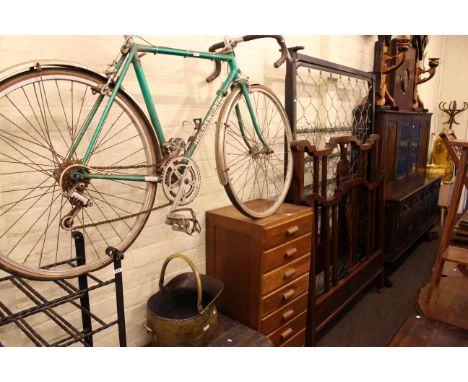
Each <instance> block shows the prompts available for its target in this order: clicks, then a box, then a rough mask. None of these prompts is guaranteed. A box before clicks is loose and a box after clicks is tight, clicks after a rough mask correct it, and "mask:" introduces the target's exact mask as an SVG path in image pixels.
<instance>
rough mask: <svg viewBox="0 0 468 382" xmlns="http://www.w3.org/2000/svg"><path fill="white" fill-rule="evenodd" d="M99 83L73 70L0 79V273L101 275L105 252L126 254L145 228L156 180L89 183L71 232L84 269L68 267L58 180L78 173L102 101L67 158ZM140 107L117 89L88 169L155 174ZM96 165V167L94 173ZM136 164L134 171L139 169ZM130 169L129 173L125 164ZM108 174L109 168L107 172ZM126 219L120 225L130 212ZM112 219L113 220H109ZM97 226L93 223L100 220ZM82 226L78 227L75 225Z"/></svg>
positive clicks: (66, 207) (64, 205)
mask: <svg viewBox="0 0 468 382" xmlns="http://www.w3.org/2000/svg"><path fill="white" fill-rule="evenodd" d="M104 81H105V79H103V78H102V77H101V76H99V75H97V74H94V73H92V72H89V71H86V70H82V69H79V68H43V69H41V70H40V71H37V70H30V71H28V72H25V73H23V74H20V75H17V76H14V77H12V78H9V79H6V80H4V81H3V82H2V83H0V148H1V149H0V267H2V268H3V269H4V270H6V271H8V272H10V273H14V274H19V275H20V276H23V277H28V278H33V279H40V280H52V279H61V278H69V277H75V276H77V275H80V274H83V273H86V272H90V271H94V270H97V269H100V268H102V267H104V266H106V265H107V264H109V263H110V262H111V261H112V259H111V258H110V257H109V256H107V255H106V254H105V249H106V248H107V247H108V246H113V247H115V248H117V249H119V250H121V251H125V250H126V249H128V247H129V246H130V245H131V244H132V243H133V241H134V240H135V239H136V237H137V236H138V235H139V233H140V232H141V230H142V229H143V226H144V225H145V223H146V221H147V219H148V216H149V212H144V213H141V214H139V215H138V213H139V212H142V211H146V210H147V209H150V208H151V207H152V205H153V202H154V198H155V195H156V184H155V183H146V182H145V183H141V182H130V181H123V180H122V181H120V180H108V179H105V180H104V179H91V180H90V181H89V182H88V181H87V182H86V184H85V189H84V191H83V195H84V196H85V197H87V198H88V199H89V200H90V201H91V202H92V206H89V207H85V208H82V209H81V210H80V212H79V213H78V215H77V216H76V218H75V221H74V226H75V227H77V230H79V231H81V232H82V234H83V236H84V239H85V244H86V249H87V251H86V263H85V264H84V265H82V266H75V265H76V263H75V248H74V240H73V239H72V235H71V231H68V230H64V229H63V228H62V227H61V226H60V221H61V220H62V218H63V217H64V216H65V215H66V214H67V213H68V212H70V210H71V209H72V206H71V204H70V202H69V200H68V198H67V197H66V196H65V195H64V187H65V186H64V184H65V183H64V182H65V181H64V180H63V179H66V178H67V177H66V174H67V172H68V171H70V169H72V168H80V167H81V159H82V158H83V156H84V153H85V152H86V149H87V147H88V144H89V142H90V140H91V136H92V133H93V132H94V130H95V127H96V125H97V120H98V119H99V117H100V115H101V114H102V110H103V108H104V106H105V105H106V103H107V100H108V96H105V97H104V100H103V102H102V103H101V106H100V108H99V109H98V111H97V113H96V116H95V118H94V119H93V121H92V122H91V125H90V126H89V128H88V130H87V131H86V133H85V134H84V136H83V139H82V141H81V143H80V145H79V146H78V148H77V151H76V153H75V155H73V157H72V158H70V159H69V160H67V159H66V157H67V154H68V152H69V150H70V147H71V146H72V144H73V143H74V142H75V140H76V137H77V135H78V134H79V131H80V129H81V127H82V126H83V123H84V121H85V120H86V119H87V117H88V115H89V113H90V111H91V109H92V107H93V106H94V105H95V102H96V99H97V97H98V96H99V93H98V92H96V89H98V87H99V85H101V84H102V83H103V82H104ZM150 129H151V127H150V126H149V125H148V122H147V119H146V117H145V116H144V114H143V112H142V111H141V110H140V109H139V108H138V106H137V105H136V104H135V103H134V102H133V101H132V100H131V99H130V97H128V96H127V95H126V94H125V93H124V92H122V91H119V93H118V95H117V97H116V100H115V102H114V104H113V105H112V108H111V111H110V112H109V115H108V117H107V119H106V121H105V124H104V127H103V129H102V131H101V133H100V136H99V137H98V140H97V143H96V146H95V147H94V149H93V152H92V154H91V156H90V160H89V162H88V163H87V166H89V168H90V169H91V170H90V171H91V172H92V173H94V174H96V173H97V174H99V173H105V172H106V170H105V169H104V168H105V167H108V166H109V167H114V168H116V166H119V168H118V169H115V170H112V173H113V174H119V175H136V174H138V175H146V176H154V175H155V174H156V168H155V167H156V139H155V138H154V136H153V135H152V132H151V130H150ZM93 166H94V167H97V166H99V167H100V168H101V169H100V170H92V168H93ZM136 166H138V167H136ZM131 167H133V168H131ZM107 171H109V170H107ZM131 214H133V215H135V216H134V217H133V218H129V219H125V218H123V217H125V216H128V215H131ZM109 221H112V222H109ZM97 223H99V224H97ZM79 227H82V228H79Z"/></svg>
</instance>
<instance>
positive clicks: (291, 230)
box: [286, 225, 299, 236]
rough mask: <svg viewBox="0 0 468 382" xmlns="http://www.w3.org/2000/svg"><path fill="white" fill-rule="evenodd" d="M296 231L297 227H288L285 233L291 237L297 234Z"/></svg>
mask: <svg viewBox="0 0 468 382" xmlns="http://www.w3.org/2000/svg"><path fill="white" fill-rule="evenodd" d="M298 231H299V227H298V226H297V225H295V226H292V227H289V228H288V229H287V230H286V233H287V234H288V236H291V235H294V234H295V233H297V232H298Z"/></svg>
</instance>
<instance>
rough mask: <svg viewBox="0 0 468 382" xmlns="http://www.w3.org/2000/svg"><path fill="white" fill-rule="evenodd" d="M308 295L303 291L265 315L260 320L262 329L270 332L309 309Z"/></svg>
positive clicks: (266, 332)
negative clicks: (287, 302) (279, 307)
mask: <svg viewBox="0 0 468 382" xmlns="http://www.w3.org/2000/svg"><path fill="white" fill-rule="evenodd" d="M307 296H308V294H307V293H303V294H302V295H301V296H299V297H298V298H296V299H295V300H293V301H291V302H290V303H289V304H287V305H286V306H284V307H282V308H281V309H278V310H277V311H275V312H273V313H271V314H270V315H268V316H267V317H264V318H263V319H262V320H261V322H260V331H261V332H262V333H264V334H269V333H271V332H272V331H273V330H275V329H278V328H279V327H280V326H282V325H284V324H286V323H288V322H290V321H291V320H293V319H294V318H295V317H296V316H297V315H298V314H299V313H301V312H303V311H304V310H305V309H307Z"/></svg>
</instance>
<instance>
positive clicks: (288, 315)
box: [282, 309, 294, 321]
mask: <svg viewBox="0 0 468 382" xmlns="http://www.w3.org/2000/svg"><path fill="white" fill-rule="evenodd" d="M292 316H294V309H289V310H287V311H286V312H284V313H283V316H282V317H283V321H287V320H289V319H290V318H291V317H292Z"/></svg>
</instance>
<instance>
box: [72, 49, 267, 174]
mask: <svg viewBox="0 0 468 382" xmlns="http://www.w3.org/2000/svg"><path fill="white" fill-rule="evenodd" d="M124 47H128V50H126V51H125V52H123V53H122V55H121V57H120V59H119V61H118V62H117V64H116V66H115V71H114V74H112V78H113V79H116V82H115V85H114V87H113V89H112V92H111V95H110V97H109V100H108V101H107V104H106V106H105V108H104V111H103V113H102V115H101V117H100V119H99V122H98V125H97V127H96V130H95V131H94V133H93V136H92V138H91V141H90V144H89V146H88V148H87V150H86V153H85V156H84V158H83V162H82V164H83V165H86V164H87V163H88V161H89V159H90V156H91V153H92V151H93V148H94V147H95V145H96V142H97V139H98V137H99V135H100V133H101V130H102V128H103V126H104V123H105V121H106V118H107V115H108V114H109V111H110V109H111V107H112V104H113V103H114V100H115V97H116V96H117V93H118V91H119V89H120V87H121V85H122V82H123V80H124V78H125V76H126V74H127V72H128V69H129V67H130V65H132V64H133V67H134V70H135V73H136V76H137V79H138V84H139V86H140V90H141V93H142V95H143V98H144V101H145V104H146V108H147V110H148V114H149V117H150V120H151V124H152V127H153V129H154V132H155V134H156V136H157V138H158V142H159V145H160V146H161V147H162V146H163V145H164V144H165V143H166V138H165V136H164V133H163V130H162V128H161V123H160V121H159V118H158V115H157V112H156V109H155V106H154V102H153V99H152V97H151V92H150V90H149V87H148V83H147V81H146V78H145V74H144V72H143V68H142V66H141V62H140V57H139V53H153V54H164V55H171V56H180V57H193V58H199V59H206V60H216V61H221V62H227V63H228V65H229V74H228V77H227V78H226V79H225V81H224V83H223V84H222V86H221V87H220V89H219V90H218V91H217V93H216V98H215V99H214V101H213V102H212V104H211V106H210V108H209V109H208V111H207V113H206V115H205V117H204V118H203V120H202V122H201V125H200V130H199V134H198V135H197V137H196V139H195V140H194V141H193V142H191V144H190V146H189V147H188V148H187V150H186V152H185V155H186V156H187V157H192V156H193V155H194V154H195V152H196V149H197V147H198V145H199V143H200V141H201V139H202V138H203V136H204V135H205V133H206V129H207V127H208V125H209V124H210V122H211V120H212V118H213V116H214V115H215V114H216V112H217V111H218V109H219V107H220V106H221V104H222V100H223V98H224V97H225V96H226V94H227V93H228V90H229V88H230V87H231V85H232V84H233V83H235V82H236V81H239V80H240V76H239V70H238V68H237V64H236V60H235V55H234V52H233V51H231V52H229V53H226V54H216V53H206V52H198V51H188V50H180V49H173V48H166V47H159V46H151V45H141V44H135V43H129V44H128V45H124ZM119 72H120V73H119ZM239 86H240V88H241V91H242V94H243V96H244V97H245V101H246V104H247V108H248V110H249V114H250V117H251V119H252V123H253V126H254V128H255V131H256V133H257V135H258V137H259V139H260V141H261V142H262V144H263V145H264V146H265V148H267V149H268V146H267V144H266V143H265V141H264V138H263V136H262V134H261V131H260V127H259V125H258V122H257V119H256V117H255V113H254V110H253V106H252V103H251V100H250V96H249V91H248V89H247V86H246V85H245V84H244V83H243V82H241V81H239ZM102 93H103V92H102ZM102 93H101V94H100V95H99V96H98V99H97V100H96V103H95V105H94V107H93V109H92V110H91V112H90V114H89V116H88V118H87V120H86V121H85V123H84V125H83V127H82V129H81V130H80V132H79V133H78V136H77V138H76V141H75V142H74V143H73V145H72V147H71V148H70V152H69V153H68V155H67V159H71V158H72V157H73V155H74V153H75V151H76V149H77V147H78V146H79V144H80V142H81V140H82V138H83V136H84V134H85V133H86V131H87V129H88V127H89V125H90V124H91V121H92V120H93V119H94V118H95V116H96V112H97V110H98V109H99V107H100V105H101V103H102V102H103V100H104V94H102ZM236 108H237V109H236V115H237V116H238V119H239V128H240V130H241V134H242V136H243V137H244V140H245V141H246V144H247V146H248V147H250V145H249V143H248V142H247V140H246V138H245V134H244V125H243V121H242V119H241V117H240V111H239V109H238V106H236ZM84 175H85V177H87V178H89V179H113V180H126V181H140V182H145V181H153V180H148V179H147V177H146V176H144V175H112V174H109V175H101V174H84Z"/></svg>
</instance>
